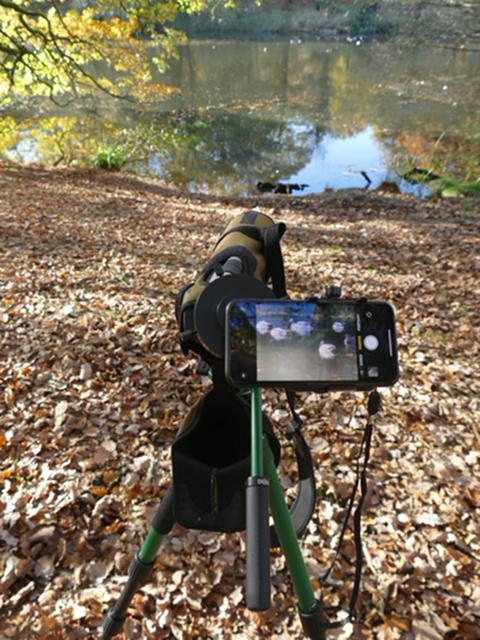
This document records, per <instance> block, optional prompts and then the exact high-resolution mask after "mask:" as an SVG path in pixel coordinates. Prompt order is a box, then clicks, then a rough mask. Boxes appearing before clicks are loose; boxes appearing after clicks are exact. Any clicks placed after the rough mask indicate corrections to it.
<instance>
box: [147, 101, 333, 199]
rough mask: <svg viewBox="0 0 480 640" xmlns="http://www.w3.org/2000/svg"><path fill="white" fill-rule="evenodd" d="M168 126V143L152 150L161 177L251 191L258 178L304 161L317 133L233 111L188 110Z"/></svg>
mask: <svg viewBox="0 0 480 640" xmlns="http://www.w3.org/2000/svg"><path fill="white" fill-rule="evenodd" d="M164 127H165V125H164ZM170 127H171V128H172V132H174V135H172V136H171V139H172V143H171V144H169V145H167V146H166V147H163V148H162V149H161V150H160V149H159V150H158V151H155V152H154V158H155V160H156V161H158V162H159V163H160V164H161V167H162V177H164V178H165V179H168V180H172V181H174V182H175V183H177V184H181V185H190V187H195V188H196V189H198V190H202V189H207V190H208V191H211V192H216V193H235V192H237V193H245V192H246V193H251V192H253V191H254V190H255V185H256V183H257V182H258V180H277V181H278V180H288V179H289V178H290V176H292V175H295V174H296V173H298V172H299V171H300V170H301V169H302V168H303V167H304V166H305V165H306V164H307V163H308V162H309V161H310V159H311V157H312V154H313V151H314V149H315V146H316V145H317V144H318V138H319V135H320V136H321V135H322V133H320V132H319V131H317V130H316V128H315V127H313V126H309V125H305V126H301V131H299V127H298V126H295V125H292V124H291V123H289V122H287V121H281V120H278V119H263V118H252V116H251V114H248V115H243V114H239V113H217V114H214V115H211V116H210V115H209V116H207V117H199V116H198V115H196V114H189V115H187V116H183V117H181V118H180V119H179V118H178V117H177V118H176V120H175V122H174V123H173V122H171V123H170V124H169V125H167V127H165V128H167V129H168V128H170ZM155 160H154V162H155Z"/></svg>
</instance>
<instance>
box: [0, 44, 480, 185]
mask: <svg viewBox="0 0 480 640" xmlns="http://www.w3.org/2000/svg"><path fill="white" fill-rule="evenodd" d="M152 55H154V52H152ZM479 68H480V51H464V50H460V49H458V50H450V49H443V48H434V49H432V48H422V47H416V48H408V47H403V48H400V47H393V46H391V45H389V44H378V43H365V42H362V41H360V40H358V41H352V42H343V43H325V42H319V41H307V42H301V41H299V40H297V39H295V40H285V41H264V42H259V41H231V40H228V41H217V40H204V41H191V42H188V43H186V44H184V45H181V46H179V56H178V59H174V60H173V61H172V63H171V65H170V68H169V70H168V71H167V72H166V73H165V74H164V75H162V76H158V77H156V78H155V79H154V80H155V81H162V82H165V83H166V84H168V85H173V86H175V87H177V88H178V91H176V92H174V93H172V94H170V95H169V96H168V97H162V98H159V101H158V103H157V104H155V105H154V106H153V107H152V106H150V107H149V109H148V110H142V111H141V112H140V111H138V112H137V111H132V108H131V106H130V105H128V104H125V103H116V104H114V105H112V104H110V103H107V102H105V101H104V102H103V103H102V102H99V103H95V105H94V106H92V104H91V103H89V104H88V108H86V109H84V110H82V109H81V108H80V107H76V109H77V110H76V111H75V112H73V111H72V110H70V111H69V112H68V113H63V112H62V111H61V110H59V109H56V111H52V112H51V113H47V114H44V116H45V117H43V118H42V119H38V118H37V119H34V120H32V119H31V117H30V116H31V114H23V116H22V118H19V117H18V116H17V123H18V122H21V127H20V129H21V131H22V133H21V135H20V134H19V133H18V131H19V128H18V124H17V134H16V135H13V133H11V139H10V142H11V144H10V146H9V147H8V146H6V145H5V143H4V144H3V149H1V150H2V151H3V152H4V153H5V154H7V155H9V156H10V157H13V156H15V155H16V156H17V157H18V156H19V157H20V158H22V159H23V160H32V159H33V160H39V159H40V160H44V161H47V162H62V161H71V160H74V161H78V160H79V159H81V156H82V153H83V155H85V153H86V150H88V153H90V154H91V157H93V156H94V154H95V147H98V145H99V143H100V144H102V145H104V146H105V147H109V146H110V147H111V146H112V145H115V144H118V145H119V146H123V147H124V149H125V150H126V153H127V155H128V159H129V165H130V167H131V168H133V169H135V170H137V171H140V172H145V173H150V174H152V173H153V174H155V175H156V176H158V177H161V178H163V179H165V180H167V181H171V182H174V183H175V184H178V185H181V186H183V187H187V188H189V189H190V190H192V191H201V192H206V193H216V194H251V193H258V188H259V183H262V185H263V186H264V187H265V189H262V190H267V187H272V186H273V185H278V184H279V183H280V184H287V185H293V187H291V188H292V189H293V191H294V192H298V193H312V192H320V191H323V190H325V189H326V188H333V189H338V188H344V187H365V188H371V189H373V188H375V187H377V186H378V185H379V184H380V183H382V182H384V181H385V180H388V181H395V182H396V183H397V184H398V185H399V187H400V189H401V190H402V191H407V192H415V193H418V194H420V195H422V194H425V193H427V189H426V187H425V186H423V185H422V184H419V183H418V182H417V180H415V179H413V178H412V177H411V176H408V175H407V178H408V179H405V177H403V176H404V174H405V173H406V172H407V171H408V170H411V169H412V168H413V167H417V168H419V169H421V170H424V171H425V170H433V171H434V172H435V173H436V174H439V175H444V174H449V175H457V177H459V178H461V179H470V180H472V179H477V178H478V177H479V167H478V158H479V149H480V139H479V133H480V111H479V106H478V105H479V97H480V81H479V74H478V70H479ZM47 116H48V118H47ZM52 116H55V117H54V118H52ZM12 131H13V129H12ZM79 149H82V150H83V152H82V151H79ZM90 159H91V158H90ZM418 177H421V175H420V174H418V175H416V176H414V178H418ZM262 185H260V187H262ZM272 188H273V187H272Z"/></svg>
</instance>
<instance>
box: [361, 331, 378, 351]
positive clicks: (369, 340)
mask: <svg viewBox="0 0 480 640" xmlns="http://www.w3.org/2000/svg"><path fill="white" fill-rule="evenodd" d="M363 344H364V346H365V349H368V350H369V351H375V349H378V345H379V344H380V343H379V341H378V338H377V336H372V335H371V334H370V335H368V336H365V338H364V339H363Z"/></svg>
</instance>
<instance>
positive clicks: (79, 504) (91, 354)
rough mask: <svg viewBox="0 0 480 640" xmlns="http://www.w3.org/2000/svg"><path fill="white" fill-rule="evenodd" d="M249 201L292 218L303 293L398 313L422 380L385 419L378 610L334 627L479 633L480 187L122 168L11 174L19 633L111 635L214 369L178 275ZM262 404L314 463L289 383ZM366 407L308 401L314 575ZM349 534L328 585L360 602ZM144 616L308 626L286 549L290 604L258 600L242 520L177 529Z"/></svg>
mask: <svg viewBox="0 0 480 640" xmlns="http://www.w3.org/2000/svg"><path fill="white" fill-rule="evenodd" d="M246 209H257V210H260V211H263V212H264V213H267V214H269V215H271V216H272V217H273V218H274V219H275V220H276V221H283V222H285V223H286V225H287V232H286V235H285V237H284V241H283V250H284V260H285V264H286V269H287V287H288V291H289V293H290V295H292V296H298V297H305V296H307V295H310V294H321V293H323V291H324V288H325V286H326V285H327V284H331V283H341V284H342V286H343V291H344V294H345V295H348V296H360V295H368V296H370V297H381V298H384V299H386V300H389V301H390V302H392V303H393V304H394V305H395V307H396V309H397V313H398V333H399V342H400V357H401V364H402V377H401V380H400V381H399V383H397V384H396V385H395V386H394V387H393V388H392V389H391V390H387V391H384V392H383V400H384V408H383V412H382V413H381V415H380V417H379V419H378V421H377V425H376V429H375V436H374V451H373V456H372V457H373V460H372V462H371V468H370V483H371V484H370V487H371V488H370V492H369V498H368V501H367V502H368V503H367V505H366V508H365V518H364V545H365V569H364V580H363V584H362V592H361V597H360V602H359V621H358V623H357V624H356V629H355V631H354V630H353V629H352V627H351V626H348V627H347V628H346V629H344V630H343V631H341V632H335V633H332V634H331V636H330V637H343V638H347V637H353V634H354V633H355V634H356V635H355V637H360V638H385V639H387V638H400V637H402V638H407V637H412V635H409V634H413V637H416V638H426V637H428V638H431V639H434V638H444V637H448V638H474V637H478V631H479V625H480V618H479V617H478V602H479V601H480V580H479V575H480V571H479V567H478V559H479V556H480V539H479V530H478V509H479V506H480V473H479V468H480V465H479V461H480V460H479V459H480V438H479V431H478V429H479V426H478V425H479V417H480V406H479V391H480V384H479V380H480V377H479V373H480V357H479V356H480V353H479V344H480V335H479V319H480V313H479V306H478V300H479V297H478V277H479V271H480V260H479V256H480V247H479V238H480V235H479V216H480V204H479V201H478V200H476V201H475V200H466V199H452V200H448V201H447V200H444V201H440V200H432V201H427V200H418V199H416V198H413V197H407V196H398V195H385V194H383V195H382V194H379V193H371V194H370V193H366V192H361V191H344V192H337V193H326V194H323V195H319V196H306V197H282V196H275V197H257V198H243V199H236V198H223V199H215V198H213V197H207V196H191V195H188V194H185V193H182V192H179V191H175V190H173V189H170V188H168V187H167V186H165V185H163V184H161V183H159V182H156V181H153V180H148V179H140V178H137V177H134V176H129V175H124V174H121V173H120V174H111V173H103V172H99V171H81V170H64V169H62V170H60V169H57V170H53V169H52V170H45V169H41V168H15V167H3V168H2V169H1V170H0V242H1V244H0V246H1V250H0V287H1V288H0V375H1V380H2V393H1V394H0V444H1V447H2V448H1V459H0V480H1V490H2V493H1V498H0V514H1V515H0V518H1V524H0V554H1V555H0V576H1V584H2V590H1V595H0V621H1V624H0V629H1V631H0V637H2V638H18V639H24V638H29V637H35V638H62V639H63V638H81V637H88V638H94V637H98V632H97V631H96V629H97V627H98V626H99V625H100V624H101V621H102V619H103V616H104V614H105V612H106V611H107V610H108V608H109V606H111V604H112V603H113V601H114V599H115V598H116V597H117V596H118V595H119V592H120V590H121V586H122V584H123V576H124V575H125V573H126V570H127V568H128V565H129V562H130V560H131V558H132V555H133V554H134V553H135V552H136V550H137V549H138V547H139V546H140V545H141V543H142V541H143V539H144V536H145V534H146V532H147V527H148V525H149V523H150V520H151V517H152V515H153V513H154V511H155V507H156V505H157V504H158V500H159V497H160V496H161V495H163V493H164V491H165V490H166V488H167V486H168V485H169V482H170V445H171V443H172V440H173V438H174V436H175V433H176V430H177V428H178V426H179V424H180V423H181V421H182V419H183V417H184V416H185V414H186V411H187V409H188V408H189V407H190V406H192V404H193V403H194V402H195V401H196V400H197V399H198V398H199V397H200V396H201V394H202V393H203V392H204V391H205V390H206V389H207V388H209V385H210V383H209V382H208V381H206V380H205V379H203V378H200V377H199V376H196V375H194V370H195V365H196V358H195V357H194V356H193V354H190V355H188V356H184V355H182V354H181V352H180V350H179V347H178V336H177V333H178V328H177V326H176V322H175V317H174V302H175V296H176V293H177V291H178V290H179V288H180V287H181V286H182V285H183V284H185V283H187V282H189V281H190V280H192V279H193V278H194V277H195V276H196V274H197V273H198V271H199V270H200V269H201V268H202V267H203V265H204V264H205V263H206V261H207V260H208V258H209V256H210V254H211V251H212V249H213V247H214V245H215V242H216V240H217V238H218V237H219V236H220V234H221V233H222V232H223V230H224V229H225V227H226V225H227V224H228V222H229V220H230V219H231V218H232V217H233V216H234V215H235V214H237V213H239V212H241V211H244V210H246ZM264 400H265V409H266V411H267V413H268V414H269V415H270V416H272V415H274V416H275V418H276V419H278V420H276V422H275V425H276V430H277V433H278V434H279V437H280V439H281V442H282V445H283V449H282V451H283V457H284V460H283V462H282V469H281V474H282V478H283V479H284V480H285V482H286V483H288V482H289V478H290V479H291V480H293V482H294V481H295V479H294V473H295V466H294V464H293V461H292V457H291V453H290V450H289V448H288V446H287V445H286V440H285V438H284V437H283V433H284V427H285V423H286V421H287V418H286V417H285V416H284V414H283V413H282V412H281V411H280V412H279V411H277V410H278V409H285V408H286V407H285V398H284V396H283V394H282V393H277V392H276V391H268V392H265V394H264ZM362 403H363V396H360V395H356V394H353V393H342V394H329V395H315V394H303V395H301V396H300V398H299V409H300V411H301V413H302V415H303V416H304V418H305V436H306V438H307V440H308V442H309V443H310V445H311V448H312V455H313V459H314V462H315V465H316V468H317V486H318V492H319V498H318V506H317V510H316V512H315V516H314V518H313V520H312V522H311V523H310V525H309V528H308V531H307V534H306V536H305V537H304V539H303V540H302V548H303V550H304V554H305V558H306V560H307V564H308V568H309V571H310V573H311V576H312V580H313V581H314V584H315V585H318V581H319V579H320V577H321V576H322V574H323V572H324V571H325V569H326V567H327V566H328V565H329V562H330V561H331V560H332V559H333V556H334V548H335V542H336V540H337V538H338V534H339V530H340V527H341V523H342V516H343V514H344V512H345V506H346V501H347V499H348V495H349V490H350V487H351V486H352V482H353V479H354V473H353V471H354V469H355V460H356V455H357V453H358V445H359V442H360V439H361V435H362V424H363V417H364V411H365V410H364V405H363V404H362ZM352 416H353V417H352ZM291 480H290V481H291ZM347 537H348V538H349V539H348V540H347V541H346V542H345V546H344V548H343V551H342V554H341V556H340V557H339V560H338V562H337V565H336V568H335V570H334V572H333V574H332V575H333V578H332V579H331V580H330V582H329V583H328V584H327V585H326V586H325V588H324V592H323V593H324V600H325V603H326V604H334V605H335V604H342V605H345V604H346V603H348V598H349V594H350V589H351V586H352V571H353V564H354V551H353V544H352V541H351V535H350V534H348V536H347ZM132 614H133V616H132V617H131V618H129V621H128V623H127V625H126V635H125V637H128V638H140V637H141V638H171V637H175V638H196V637H198V638H206V637H209V636H210V637H215V638H237V639H240V638H242V639H243V638H288V639H300V638H302V637H303V636H302V633H301V629H300V624H299V621H298V617H297V615H296V612H295V603H294V594H293V589H292V586H291V583H290V579H289V576H288V572H287V570H286V568H285V566H284V560H283V556H282V554H281V553H279V552H277V551H275V552H273V553H272V607H271V609H270V610H269V611H268V612H266V613H264V614H261V615H260V614H254V613H252V612H249V611H248V610H247V609H246V607H245V546H244V536H243V534H229V535H217V534H211V533H206V532H197V531H186V530H184V529H182V528H181V527H179V526H175V528H174V530H173V532H172V533H171V534H170V535H169V536H168V537H167V538H166V540H165V542H164V544H163V547H162V549H161V552H160V555H159V560H158V563H157V570H156V571H155V573H154V574H153V577H152V580H151V582H150V583H149V585H148V586H147V587H146V588H145V589H144V590H143V591H142V593H141V594H140V595H138V596H137V597H136V599H135V601H134V606H133V607H132ZM342 634H343V635H342Z"/></svg>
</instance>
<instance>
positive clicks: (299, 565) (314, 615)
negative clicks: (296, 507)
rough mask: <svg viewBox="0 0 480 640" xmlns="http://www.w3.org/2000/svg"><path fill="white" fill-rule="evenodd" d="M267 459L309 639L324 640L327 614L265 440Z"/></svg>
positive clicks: (280, 528) (272, 503)
mask: <svg viewBox="0 0 480 640" xmlns="http://www.w3.org/2000/svg"><path fill="white" fill-rule="evenodd" d="M263 455H264V467H265V473H266V476H267V478H268V481H269V499H270V511H271V513H272V516H273V520H274V522H275V528H276V531H277V535H278V539H279V541H280V544H281V546H282V549H283V552H284V554H285V559H286V562H287V567H288V570H289V572H290V575H291V577H292V582H293V586H294V589H295V593H296V595H297V599H298V609H299V615H300V619H301V621H302V625H303V629H304V632H305V635H306V636H307V638H313V640H324V638H325V631H326V629H327V627H328V620H327V618H326V617H325V615H324V613H323V609H322V603H321V601H320V600H317V599H316V598H315V594H314V591H313V587H312V584H311V582H310V578H309V576H308V572H307V568H306V566H305V560H304V558H303V555H302V552H301V549H300V545H299V543H298V538H297V534H296V532H295V528H294V526H293V523H292V518H291V516H290V512H289V510H288V506H287V503H286V502H285V494H284V491H283V487H282V485H281V483H280V480H279V478H278V474H277V470H276V468H275V462H274V459H273V454H272V450H271V448H270V445H269V443H268V440H267V438H264V439H263Z"/></svg>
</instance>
